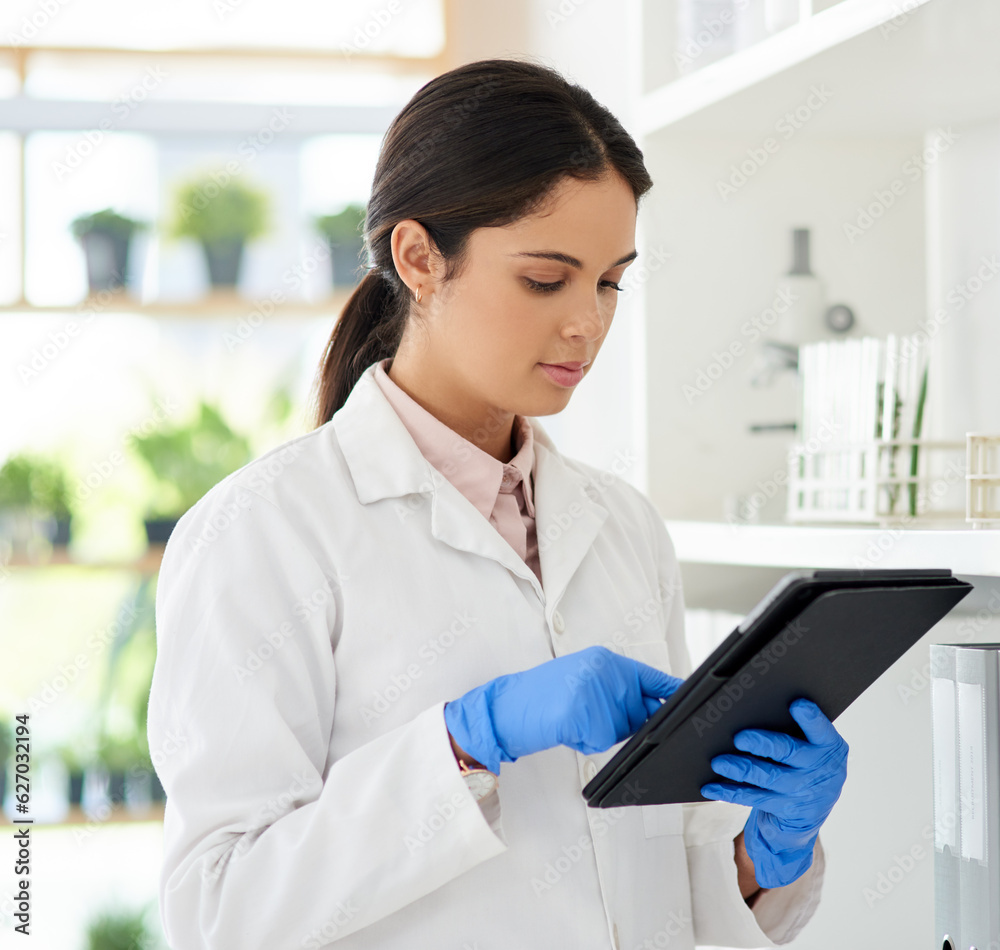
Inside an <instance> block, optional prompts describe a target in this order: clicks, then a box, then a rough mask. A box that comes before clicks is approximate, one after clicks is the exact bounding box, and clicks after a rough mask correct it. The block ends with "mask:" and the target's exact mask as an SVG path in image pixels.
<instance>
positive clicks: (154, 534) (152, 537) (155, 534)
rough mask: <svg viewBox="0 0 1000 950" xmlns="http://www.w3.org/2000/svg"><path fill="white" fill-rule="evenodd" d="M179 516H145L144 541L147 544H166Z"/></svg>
mask: <svg viewBox="0 0 1000 950" xmlns="http://www.w3.org/2000/svg"><path fill="white" fill-rule="evenodd" d="M178 521H180V518H145V519H143V524H144V525H145V526H146V541H147V542H148V543H149V544H166V543H167V539H168V538H169V537H170V534H171V532H172V531H173V530H174V528H175V527H177V522H178Z"/></svg>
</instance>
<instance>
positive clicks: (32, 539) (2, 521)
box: [0, 452, 72, 551]
mask: <svg viewBox="0 0 1000 950" xmlns="http://www.w3.org/2000/svg"><path fill="white" fill-rule="evenodd" d="M71 518H72V512H71V510H70V496H69V491H68V489H67V486H66V470H65V467H64V466H63V465H62V463H60V462H58V461H56V460H55V459H50V458H47V457H45V456H43V455H39V454H36V453H32V452H18V453H15V454H14V455H11V456H10V457H9V458H8V459H7V461H6V462H4V464H3V466H2V467H0V535H2V536H6V537H7V538H8V539H9V540H10V541H11V542H12V544H13V547H14V549H15V551H17V550H23V551H30V550H31V549H32V548H33V547H34V546H35V544H36V543H37V540H38V538H40V537H41V536H42V535H45V536H47V537H48V540H49V541H51V542H52V543H53V544H66V543H68V541H69V535H70V524H71Z"/></svg>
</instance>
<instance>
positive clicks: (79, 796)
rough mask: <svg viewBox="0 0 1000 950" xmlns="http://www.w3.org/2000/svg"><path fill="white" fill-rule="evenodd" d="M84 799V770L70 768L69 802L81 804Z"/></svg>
mask: <svg viewBox="0 0 1000 950" xmlns="http://www.w3.org/2000/svg"><path fill="white" fill-rule="evenodd" d="M82 801H83V770H82V769H70V772H69V803H70V804H71V805H79V804H80V803H81V802H82Z"/></svg>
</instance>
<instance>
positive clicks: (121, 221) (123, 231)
mask: <svg viewBox="0 0 1000 950" xmlns="http://www.w3.org/2000/svg"><path fill="white" fill-rule="evenodd" d="M148 227H149V223H148V222H146V221H138V220H136V219H135V218H129V217H126V216H125V215H122V214H118V213H117V212H116V211H112V209H111V208H104V209H103V210H102V211H94V212H92V213H90V214H83V215H80V216H79V217H78V218H74V219H73V221H72V222H71V224H70V231H72V233H73V236H74V237H76V238H81V237H83V236H84V235H85V234H88V233H89V232H91V231H108V232H110V233H112V234H120V235H122V236H123V237H130V236H131V235H132V233H133V232H134V231H141V230H144V229H145V228H148Z"/></svg>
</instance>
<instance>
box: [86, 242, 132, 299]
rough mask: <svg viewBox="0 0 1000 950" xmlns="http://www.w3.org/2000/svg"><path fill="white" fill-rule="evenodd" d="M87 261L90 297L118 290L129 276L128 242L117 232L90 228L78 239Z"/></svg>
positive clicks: (129, 243)
mask: <svg viewBox="0 0 1000 950" xmlns="http://www.w3.org/2000/svg"><path fill="white" fill-rule="evenodd" d="M80 243H81V244H82V245H83V253H84V255H85V257H86V259H87V285H88V287H89V288H90V293H92V294H93V293H96V292H97V291H101V290H121V289H122V288H123V287H124V286H125V283H126V278H127V274H128V256H129V248H130V246H131V239H130V238H128V237H126V236H125V235H124V234H121V233H120V232H117V231H115V232H112V231H105V230H103V229H101V228H92V229H91V230H90V231H88V232H87V233H86V234H84V235H83V236H82V237H81V238H80Z"/></svg>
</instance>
